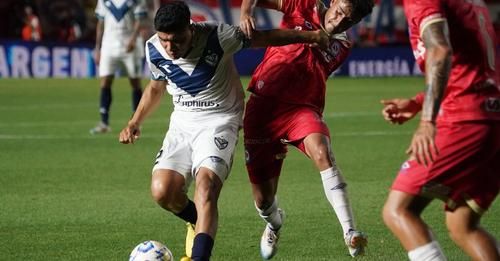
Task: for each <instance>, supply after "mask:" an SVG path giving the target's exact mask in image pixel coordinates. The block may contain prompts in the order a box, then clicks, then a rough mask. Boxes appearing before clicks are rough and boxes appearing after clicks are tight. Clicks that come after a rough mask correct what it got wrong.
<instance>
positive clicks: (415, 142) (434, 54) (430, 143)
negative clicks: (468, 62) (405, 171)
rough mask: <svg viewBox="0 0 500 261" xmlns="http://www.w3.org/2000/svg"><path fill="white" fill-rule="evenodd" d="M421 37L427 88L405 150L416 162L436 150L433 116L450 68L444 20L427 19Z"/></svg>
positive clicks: (427, 159) (424, 160) (430, 157)
mask: <svg viewBox="0 0 500 261" xmlns="http://www.w3.org/2000/svg"><path fill="white" fill-rule="evenodd" d="M421 37H422V39H423V42H424V46H425V48H426V53H425V82H426V89H425V92H424V93H425V94H424V96H425V97H424V102H423V106H422V116H421V119H420V124H419V126H418V128H417V130H416V131H415V134H414V135H413V139H412V141H411V144H410V147H409V148H408V150H407V153H408V154H410V155H412V156H413V157H415V158H416V159H417V161H418V162H419V163H421V164H424V165H426V166H427V165H428V164H430V163H432V162H433V161H434V158H435V156H436V155H437V154H438V150H437V147H436V144H435V143H434V136H435V135H436V117H437V115H438V112H439V108H440V106H441V100H442V97H443V93H444V90H445V88H446V85H447V83H448V77H449V74H450V70H451V56H452V47H451V44H450V40H449V33H448V23H447V22H446V20H440V21H434V22H430V24H427V25H426V26H424V27H423V28H422V30H421Z"/></svg>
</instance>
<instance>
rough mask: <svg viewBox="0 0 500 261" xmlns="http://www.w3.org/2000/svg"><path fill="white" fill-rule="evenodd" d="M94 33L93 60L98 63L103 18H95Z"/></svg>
mask: <svg viewBox="0 0 500 261" xmlns="http://www.w3.org/2000/svg"><path fill="white" fill-rule="evenodd" d="M95 31H96V35H95V49H94V60H95V62H96V63H97V64H99V60H100V57H101V44H102V35H103V33H104V19H100V18H98V19H97V25H96V29H95Z"/></svg>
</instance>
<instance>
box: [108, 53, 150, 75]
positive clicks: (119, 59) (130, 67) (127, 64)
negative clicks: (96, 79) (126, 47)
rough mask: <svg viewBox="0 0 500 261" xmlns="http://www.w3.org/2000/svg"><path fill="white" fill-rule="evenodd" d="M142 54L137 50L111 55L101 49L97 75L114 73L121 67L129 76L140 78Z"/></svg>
mask: <svg viewBox="0 0 500 261" xmlns="http://www.w3.org/2000/svg"><path fill="white" fill-rule="evenodd" d="M142 63H143V61H142V56H140V55H138V54H137V52H130V53H125V54H121V55H113V54H109V53H106V52H103V51H101V60H100V61H99V76H100V77H104V76H110V75H115V73H116V71H117V70H118V69H123V70H124V71H123V72H124V73H126V74H127V76H128V77H129V78H132V79H134V78H140V77H141V75H142Z"/></svg>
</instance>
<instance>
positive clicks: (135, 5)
mask: <svg viewBox="0 0 500 261" xmlns="http://www.w3.org/2000/svg"><path fill="white" fill-rule="evenodd" d="M95 14H96V16H97V19H99V20H104V32H103V38H102V44H101V49H102V50H103V51H104V53H110V54H111V55H114V56H116V55H120V54H123V53H125V50H126V45H127V43H128V41H129V39H130V36H131V35H132V32H133V31H134V23H135V21H136V20H138V19H143V18H145V17H146V16H147V12H146V3H145V0H98V2H97V6H96V9H95ZM137 38H138V39H137V41H138V42H137V45H136V46H138V47H139V46H142V44H143V42H142V39H140V37H137ZM136 50H137V51H138V52H139V54H143V49H142V48H136Z"/></svg>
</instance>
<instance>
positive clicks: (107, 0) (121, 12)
mask: <svg viewBox="0 0 500 261" xmlns="http://www.w3.org/2000/svg"><path fill="white" fill-rule="evenodd" d="M135 4H136V0H127V1H125V3H123V4H122V5H121V6H120V7H117V6H116V5H115V4H114V3H113V2H112V1H111V0H104V5H105V6H106V7H107V8H108V10H109V12H111V14H112V15H113V16H114V17H115V19H116V21H118V22H120V21H121V20H122V19H123V17H124V16H125V14H127V12H128V11H129V10H130V8H131V7H132V6H134V5H135Z"/></svg>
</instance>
